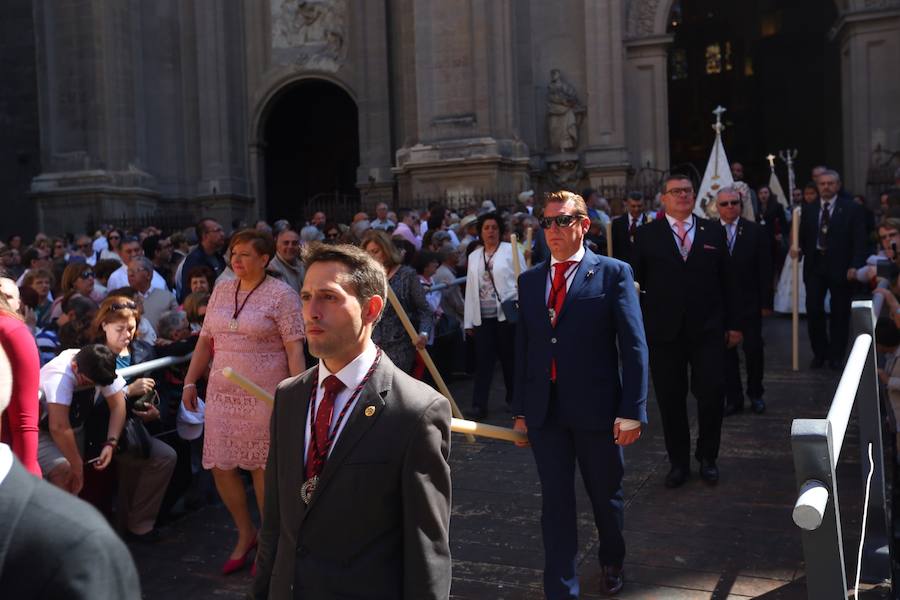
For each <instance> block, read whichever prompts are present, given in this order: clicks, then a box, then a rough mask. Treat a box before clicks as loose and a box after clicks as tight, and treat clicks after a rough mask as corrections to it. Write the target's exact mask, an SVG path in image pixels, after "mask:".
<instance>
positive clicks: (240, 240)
mask: <svg viewBox="0 0 900 600" xmlns="http://www.w3.org/2000/svg"><path fill="white" fill-rule="evenodd" d="M238 244H250V245H251V246H253V251H254V252H256V253H257V254H259V255H260V256H268V257H269V258H270V259H271V258H274V257H275V240H274V239H273V238H272V234H271V233H269V232H267V231H260V230H258V229H242V230H241V231H238V232H237V233H235V234H234V235H233V236H231V240H230V241H229V242H228V251H229V252H231V251H233V250H234V247H235V246H237V245H238Z"/></svg>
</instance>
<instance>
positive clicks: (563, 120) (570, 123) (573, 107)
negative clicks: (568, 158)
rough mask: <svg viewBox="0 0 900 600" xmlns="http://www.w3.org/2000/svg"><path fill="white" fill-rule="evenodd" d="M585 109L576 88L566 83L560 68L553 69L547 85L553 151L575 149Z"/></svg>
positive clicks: (548, 133)
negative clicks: (579, 100)
mask: <svg viewBox="0 0 900 600" xmlns="http://www.w3.org/2000/svg"><path fill="white" fill-rule="evenodd" d="M584 110H585V109H584V106H582V105H581V103H580V102H578V95H577V94H576V93H575V88H573V87H572V86H571V85H569V84H568V83H566V81H565V80H564V79H563V78H562V73H560V71H559V69H553V70H551V71H550V83H549V84H548V85H547V137H548V141H549V142H550V149H551V150H552V151H555V152H574V151H575V149H576V148H577V147H578V125H579V122H580V121H581V117H582V115H583V114H584Z"/></svg>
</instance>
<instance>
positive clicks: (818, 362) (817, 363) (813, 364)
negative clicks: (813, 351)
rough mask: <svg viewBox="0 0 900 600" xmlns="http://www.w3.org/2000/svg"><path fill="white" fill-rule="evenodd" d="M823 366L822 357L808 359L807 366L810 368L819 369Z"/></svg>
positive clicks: (823, 360)
mask: <svg viewBox="0 0 900 600" xmlns="http://www.w3.org/2000/svg"><path fill="white" fill-rule="evenodd" d="M824 366H825V359H824V358H819V357H818V356H817V357H815V358H814V359H812V360H811V361H809V368H810V369H821V368H822V367H824Z"/></svg>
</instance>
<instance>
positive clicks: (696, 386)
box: [650, 328, 725, 466]
mask: <svg viewBox="0 0 900 600" xmlns="http://www.w3.org/2000/svg"><path fill="white" fill-rule="evenodd" d="M724 348H725V332H724V331H722V330H718V329H717V330H714V331H712V332H706V333H697V332H688V331H687V328H683V329H682V331H681V333H679V334H678V337H677V338H676V339H674V340H672V341H668V342H651V343H650V373H651V375H652V377H653V389H654V391H655V392H656V399H657V404H659V412H660V416H661V417H662V426H663V434H664V436H665V440H666V452H668V454H669V461H670V462H671V463H672V464H677V465H683V466H688V465H689V463H690V453H691V428H690V423H689V421H688V414H687V393H688V369H689V368H690V391H691V392H692V393H693V394H694V397H695V398H696V399H697V420H698V422H699V429H700V431H699V434H698V436H697V449H696V452H695V453H694V456H695V457H696V458H697V460H701V459H704V458H706V459H709V460H715V459H716V457H717V456H718V455H719V439H720V437H721V430H722V414H723V411H724V408H725V402H724V393H725V389H724V388H725V376H724V366H725V352H723V350H724Z"/></svg>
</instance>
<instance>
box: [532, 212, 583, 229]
mask: <svg viewBox="0 0 900 600" xmlns="http://www.w3.org/2000/svg"><path fill="white" fill-rule="evenodd" d="M583 218H584V216H583V215H556V216H555V217H541V218H540V219H539V222H540V224H541V228H542V229H550V228H551V227H552V226H553V224H554V223H556V224H557V226H559V227H571V226H572V224H573V223H575V222H576V221H578V220H579V219H583Z"/></svg>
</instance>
